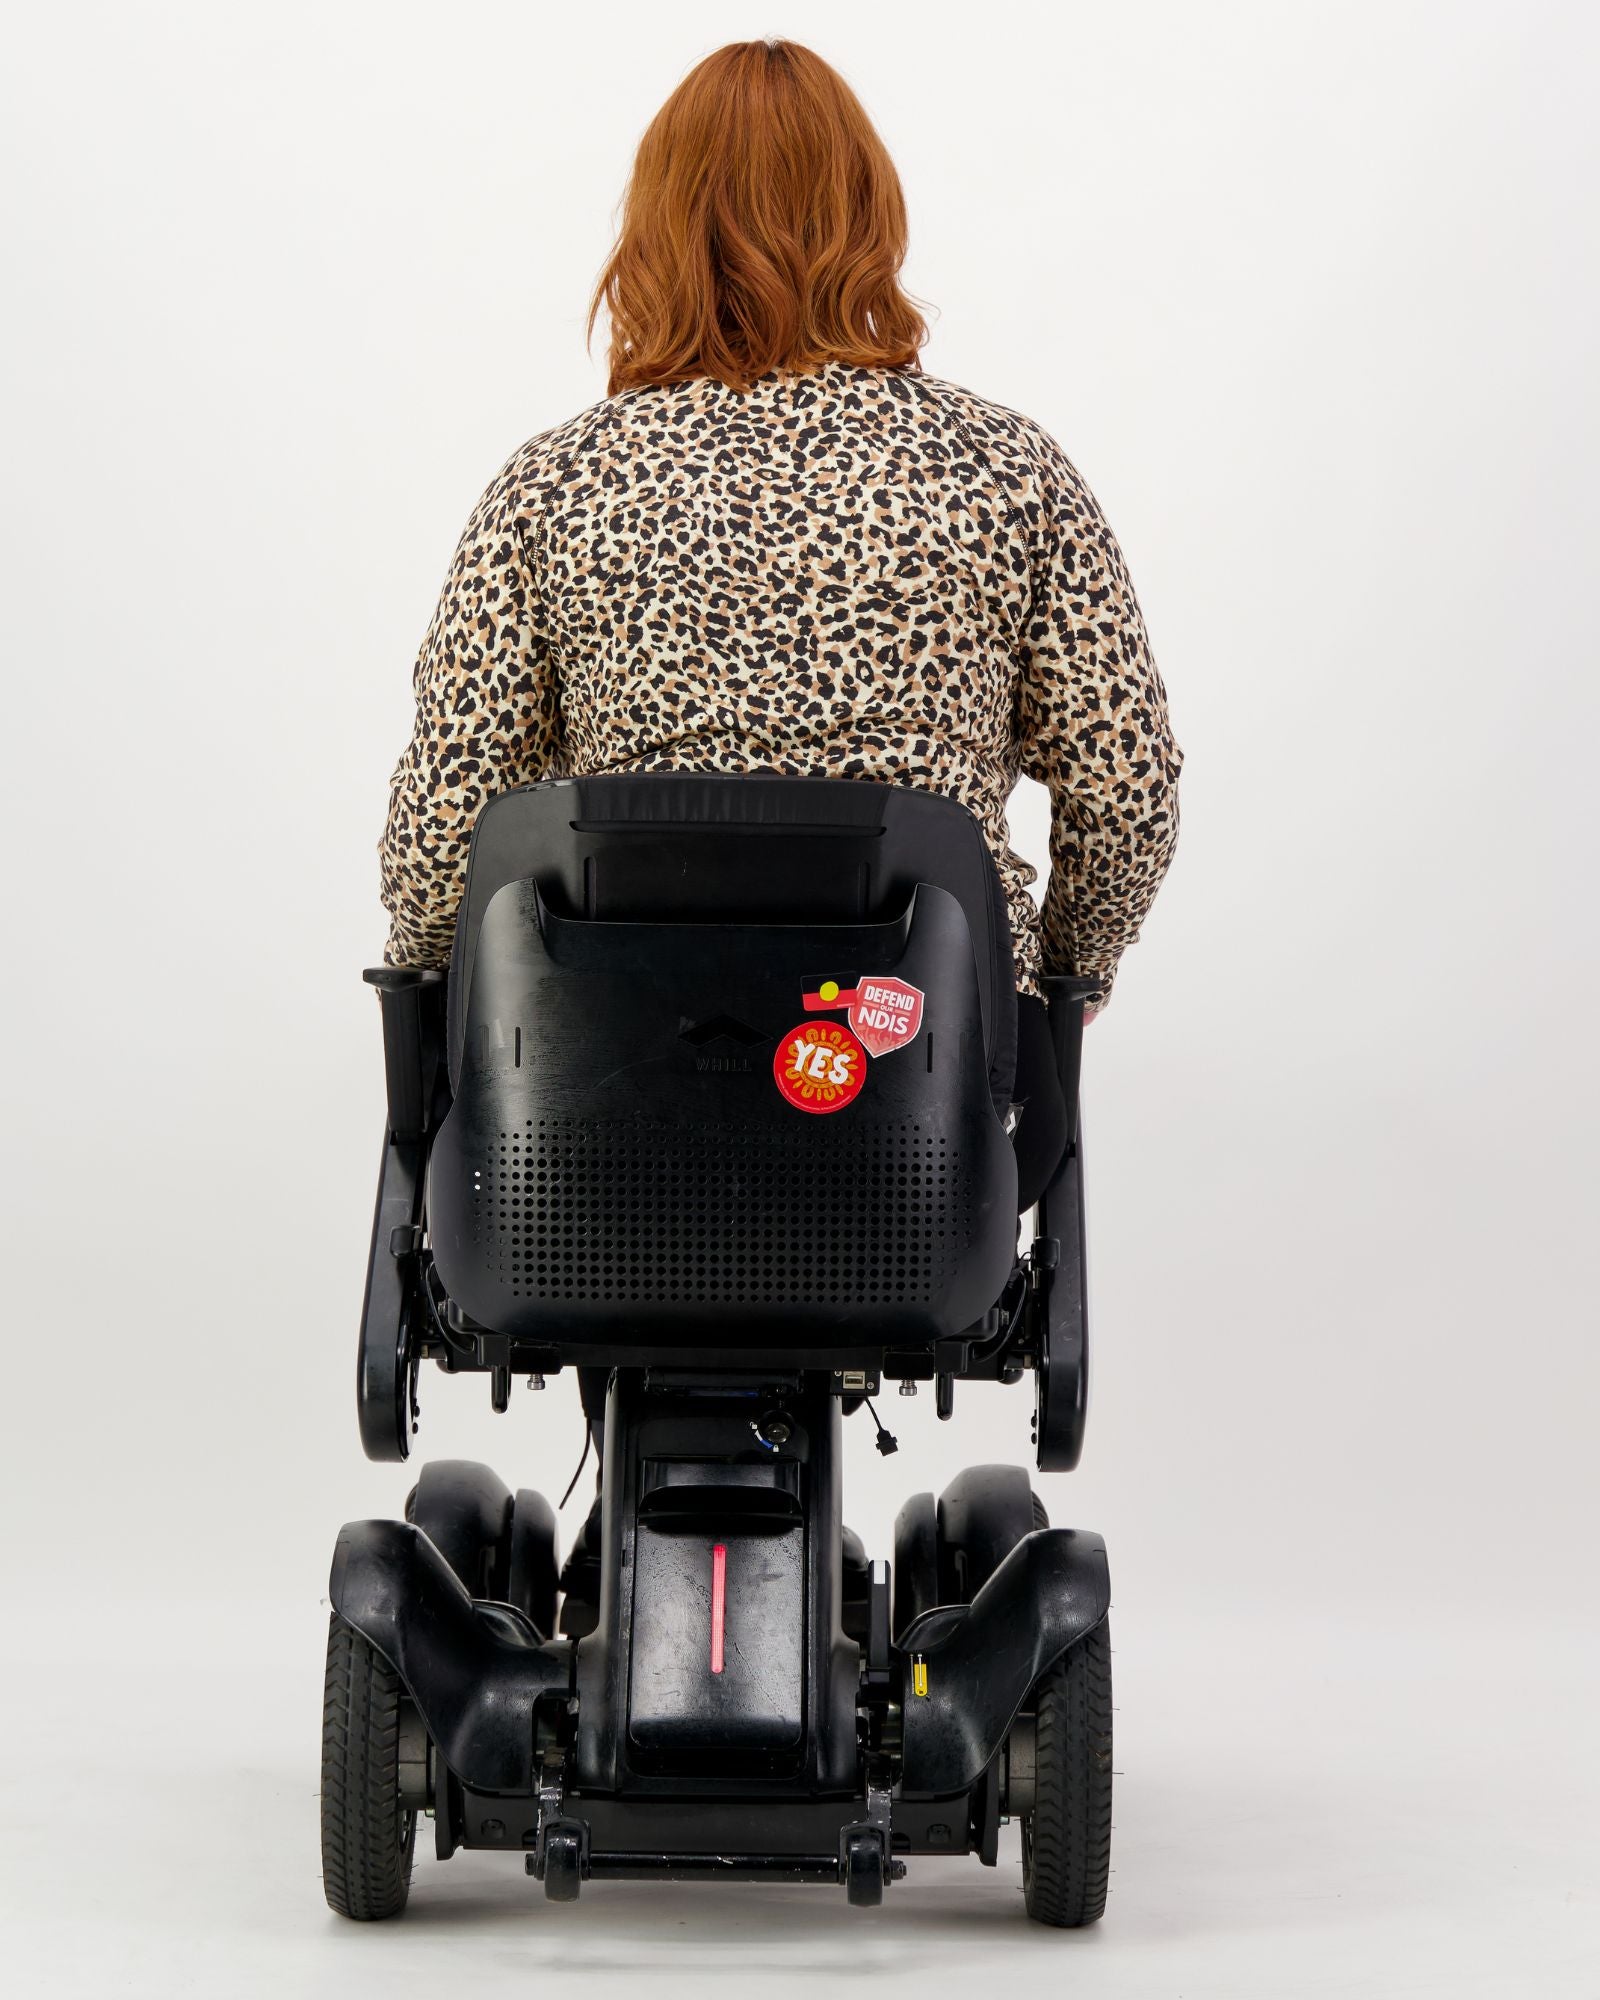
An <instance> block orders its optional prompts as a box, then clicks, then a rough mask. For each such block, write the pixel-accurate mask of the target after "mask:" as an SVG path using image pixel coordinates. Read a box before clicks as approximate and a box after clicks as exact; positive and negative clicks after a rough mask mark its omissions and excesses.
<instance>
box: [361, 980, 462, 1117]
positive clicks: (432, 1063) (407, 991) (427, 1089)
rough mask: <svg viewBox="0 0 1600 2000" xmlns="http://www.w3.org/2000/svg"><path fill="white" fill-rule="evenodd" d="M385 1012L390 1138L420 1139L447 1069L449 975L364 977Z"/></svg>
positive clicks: (386, 1078) (386, 1079)
mask: <svg viewBox="0 0 1600 2000" xmlns="http://www.w3.org/2000/svg"><path fill="white" fill-rule="evenodd" d="M361 976H362V978H363V979H364V980H365V981H366V982H367V984H368V985H369V986H375V987H376V988H377V989H378V997H379V1000H380V1001H381V1003H382V1006H383V1068H384V1079H385V1082H386V1083H387V1085H388V1092H389V1135H390V1137H391V1138H393V1139H399V1140H402V1141H403V1140H411V1139H421V1138H423V1137H424V1136H425V1135H426V1134H427V1131H428V1128H429V1123H430V1117H431V1113H432V1110H433V1098H434V1090H435V1086H436V1084H437V1082H438V1079H439V1077H440V1075H441V1074H442V1073H443V1069H444V1053H445V1051H444V1038H445V1029H444V1019H445V1010H444V996H445V975H444V973H443V972H442V971H440V970H439V968H438V967H436V966H425V965H374V966H369V967H368V969H367V970H366V971H365V972H364V973H362V975H361Z"/></svg>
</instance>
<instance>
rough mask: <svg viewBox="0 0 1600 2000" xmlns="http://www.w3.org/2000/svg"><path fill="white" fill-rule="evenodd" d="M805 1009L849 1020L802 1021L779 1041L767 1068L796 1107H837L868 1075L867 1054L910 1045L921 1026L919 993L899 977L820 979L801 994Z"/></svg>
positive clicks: (814, 1109)
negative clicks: (847, 981)
mask: <svg viewBox="0 0 1600 2000" xmlns="http://www.w3.org/2000/svg"><path fill="white" fill-rule="evenodd" d="M802 1004H803V1005H804V1007H805V1010H806V1012H807V1013H808V1014H824V1013H842V1014H844V1015H845V1016H846V1018H847V1019H848V1021H849V1024H850V1025H849V1026H848V1027H844V1026H841V1024H840V1023H839V1022H837V1021H805V1022H802V1023H801V1025H800V1026H799V1027H798V1028H791V1029H790V1030H789V1032H788V1034H787V1035H785V1036H784V1038H783V1040H782V1041H781V1042H780V1043H779V1044H778V1053H777V1054H776V1056H774V1058H773V1062H772V1074H773V1076H774V1077H775V1078H776V1080H777V1085H778V1089H779V1090H780V1091H781V1092H782V1094H783V1096H784V1097H785V1098H786V1099H787V1100H788V1102H789V1103H790V1104H792V1105H794V1107H795V1108H796V1110H799V1111H811V1112H825V1111H842V1110H843V1109H844V1107H845V1106H846V1105H847V1104H849V1103H850V1102H851V1101H852V1100H853V1099H854V1098H855V1097H856V1096H857V1095H858V1094H859V1092H860V1090H861V1086H862V1084H863V1083H865V1082H866V1078H867V1058H868V1057H869V1056H886V1055H889V1054H891V1053H892V1051H894V1050H895V1049H903V1048H906V1047H908V1046H909V1044H910V1043H912V1042H914V1041H915V1040H916V1038H917V1034H918V1031H919V1030H920V1028H921V1026H922V1012H923V993H922V989H921V987H920V986H908V985H907V984H906V983H905V981H904V980H901V979H879V978H872V979H862V980H860V981H858V982H857V984H856V985H854V986H851V987H848V988H846V987H841V986H840V984H839V982H838V980H836V979H825V980H823V982H822V984H821V985H820V986H819V987H818V988H817V990H816V991H815V992H814V993H807V994H805V995H803V996H802Z"/></svg>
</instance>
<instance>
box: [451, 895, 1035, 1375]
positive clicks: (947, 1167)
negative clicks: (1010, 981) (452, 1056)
mask: <svg viewBox="0 0 1600 2000" xmlns="http://www.w3.org/2000/svg"><path fill="white" fill-rule="evenodd" d="M874 974H877V975H884V976H889V977H892V978H894V979H895V980H897V981H899V982H901V983H904V984H908V985H911V986H914V987H916V988H918V989H919V990H921V991H922V992H923V993H924V994H925V996H926V999H925V1007H924V1013H923V1018H922V1022H921V1028H920V1032H919V1033H918V1034H917V1036H916V1039H915V1040H914V1041H913V1042H912V1043H910V1045H908V1046H904V1047H901V1048H898V1049H895V1050H893V1051H891V1052H889V1053H887V1054H884V1055H881V1056H877V1057H874V1058H873V1059H872V1060H871V1061H870V1062H869V1063H868V1065H867V1072H866V1081H865V1084H864V1086H863V1087H862V1089H861V1091H860V1093H859V1095H858V1096H856V1097H855V1098H854V1100H853V1101H851V1102H849V1103H847V1104H845V1105H844V1106H843V1108H841V1109H838V1110H834V1111H831V1112H829V1113H827V1114H825V1115H812V1114H808V1113H807V1112H804V1111H801V1110H798V1109H797V1108H796V1107H795V1106H794V1105H793V1104H791V1103H789V1102H788V1101H786V1099H785V1097H784V1096H783V1095H782V1093H781V1092H780V1091H779V1089H778V1087H777V1085H776V1083H775V1081H774V1076H773V1058H774V1054H775V1052H776V1051H777V1050H778V1049H779V1047H780V1045H782V1044H784V1043H785V1041H786V1038H787V1037H788V1035H789V1034H790V1031H792V1030H794V1029H796V1027H797V1026H803V1025H804V1024H805V1022H806V1020H807V1018H808V1017H807V1015H806V1013H805V1012H804V1011H803V999H804V996H805V995H806V994H807V993H808V992H814V991H816V990H817V989H818V988H819V987H820V985H821V984H822V982H823V981H825V980H828V979H833V980H836V981H838V982H840V983H841V984H842V985H853V984H854V982H855V981H856V980H857V979H858V978H860V977H863V976H869V975H874ZM812 1018H816V1017H815V1016H813V1017H812ZM838 1018H840V1019H842V1014H841V1015H840V1016H839V1017H838ZM708 1022H709V1023H711V1024H712V1025H713V1026H714V1027H715V1028H716V1029H717V1031H718V1032H717V1035H716V1037H715V1038H714V1040H708V1039H707V1037H706V1036H705V1035H704V1034H703V1033H702V1029H703V1028H704V1026H705V1025H706V1024H707V1023H708ZM428 1219H429V1231H430V1237H431V1241H432V1247H433V1255H434V1260H435V1264H436V1267H437V1270H438V1273H439V1276H440V1278H441V1280H442V1281H443V1284H444V1286H445V1289H446V1291H447V1292H448V1294H449V1297H450V1299H451V1300H452V1302H453V1303H454V1304H455V1306H456V1307H457V1308H459V1309H460V1310H461V1311H462V1312H463V1313H465V1314H466V1315H468V1316H469V1317H470V1319H471V1320H472V1321H474V1322H475V1323H476V1324H477V1325H479V1326H481V1327H484V1328H486V1329H489V1330H490V1331H492V1332H494V1333H498V1334H504V1335H510V1336H514V1337H524V1338H534V1339H539V1340H542V1341H547V1342H550V1343H551V1344H552V1345H556V1346H559V1347H561V1348H563V1349H566V1348H569V1347H572V1346H573V1345H582V1346H584V1347H586V1348H587V1349H588V1350H589V1352H590V1353H591V1354H592V1357H593V1358H594V1359H597V1360H604V1359H614V1360H626V1359H628V1358H631V1357H634V1356H637V1355H638V1354H640V1352H641V1351H644V1352H645V1353H647V1354H654V1355H655V1356H656V1357H658V1358H660V1357H664V1356H665V1355H666V1354H668V1353H670V1352H674V1351H675V1352H677V1353H679V1354H688V1355H692V1356H693V1357H694V1358H695V1359H696V1360H698V1361H700V1362H701V1363H702V1364H703V1365H714V1364H715V1356H716V1353H717V1351H719V1350H721V1351H723V1352H733V1351H737V1352H739V1353H743V1354H750V1353H752V1352H754V1353H759V1352H761V1351H762V1350H763V1349H764V1348H765V1349H769V1350H781V1351H783V1352H784V1353H786V1354H789V1355H791V1356H792V1355H794V1354H797V1353H799V1354H803V1355H812V1356H815V1357H816V1359H817V1361H818V1362H819V1363H825V1362H826V1361H827V1360H828V1358H829V1357H830V1356H832V1355H835V1354H837V1353H839V1352H840V1351H846V1352H848V1351H855V1350H859V1349H860V1348H861V1347H862V1346H863V1345H864V1344H871V1345H874V1346H878V1347H890V1346H893V1347H897V1348H906V1347H913V1346H917V1345H919V1344H920V1345H924V1346H927V1345H931V1344H932V1343H934V1342H936V1341H938V1340H940V1339H943V1338H948V1337H952V1336H954V1335H957V1334H959V1333H961V1332H963V1331H964V1330H965V1329H967V1328H969V1327H971V1326H972V1325H974V1324H975V1323H976V1322H978V1321H980V1320H981V1319H982V1318H983V1315H984V1314H985V1313H986V1312H987V1311H988V1310H989V1308H990V1307H991V1306H992V1305H993V1302H994V1300H995V1299H996V1298H997V1297H998V1295H999V1293H1000V1291H1001V1289H1002V1287H1003V1286H1004V1284H1005V1282H1006V1279H1007V1277H1008V1275H1009V1273H1010V1271H1011V1269H1012V1266H1013V1263H1014V1259H1015V1248H1016V1163H1015V1158H1014V1156H1013V1154H1012V1151H1011V1147H1010V1144H1009V1142H1008V1140H1007V1138H1006V1135H1005V1131H1004V1128H1003V1127H1002V1126H1001V1124H1000V1121H999V1119H998V1118H997V1117H996V1116H995V1112H994V1108H993V1104H992V1102H991V1097H990V1091H989V1088H988V1065H987V1061H986V1057H985V1034H984V1022H983V1009H982V1004H981V995H980V986H979V978H978V971H977V964H976V961H975V957H974V953H973V949H972V942H971V937H970V934H969V931H968V928H967V923H966V919H965V916H964V913H963V909H962V905H961V903H960V902H959V901H958V900H957V898H956V897H955V896H954V895H952V894H951V893H949V892H948V891H946V890H944V889H941V888H938V887H936V886H933V885H930V884H926V883H924V884H922V885H921V886H919V887H917V888H915V889H914V890H913V891H912V893H911V895H910V897H909V899H908V901H907V902H906V904H905V906H904V907H903V908H902V909H901V910H900V911H899V912H898V913H897V914H896V916H895V917H894V918H892V919H891V920H888V921H883V922H878V923H870V924H804V923H794V924H755V923H747V924H733V923H718V924H705V923H684V922H674V923H642V922H634V923H620V922H617V923H610V922H596V921H582V920H574V919H571V918H566V917H562V916H559V915H557V914H556V913H555V912H554V911H553V910H552V909H551V908H550V907H549V905H548V904H547V903H546V901H545V899H544V897H543V896H542V894H541V893H540V889H539V886H538V883H537V882H536V881H534V880H523V881H519V882H514V883H508V884H506V885H505V886H503V887H502V888H500V889H499V890H497V891H496V893H495V894H494V896H493V897H492V898H491V899H490V901H489V903H488V905H487V907H486V908H485V909H484V910H483V912H482V916H481V920H480V921H479V923H478V928H477V940H476V949H475V952H474V955H473V960H472V969H471V984H470V989H469V992H468V995H467V999H466V1005H465V1010H464V1017H463V1024H462V1054H461V1061H460V1069H459V1076H458V1081H457V1090H456V1095H455V1101H454V1104H453V1106H452V1108H451V1110H450V1113H449V1115H448V1116H447V1117H446V1119H445V1121H444V1124H443V1126H442V1128H441V1130H440V1132H439V1134H438V1136H437V1138H436V1139H435V1141H434V1144H433V1149H432V1160H431V1172H430V1181H429V1201H428Z"/></svg>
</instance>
